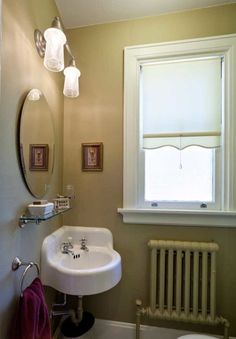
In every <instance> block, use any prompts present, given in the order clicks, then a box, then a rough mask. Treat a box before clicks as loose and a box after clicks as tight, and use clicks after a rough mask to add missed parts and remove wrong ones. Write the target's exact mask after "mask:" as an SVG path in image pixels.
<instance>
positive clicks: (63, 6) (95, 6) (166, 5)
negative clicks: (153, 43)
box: [55, 0, 236, 28]
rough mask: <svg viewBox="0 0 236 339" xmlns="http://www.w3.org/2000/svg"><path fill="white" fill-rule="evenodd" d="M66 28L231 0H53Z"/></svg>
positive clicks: (230, 0) (229, 0) (225, 2)
mask: <svg viewBox="0 0 236 339" xmlns="http://www.w3.org/2000/svg"><path fill="white" fill-rule="evenodd" d="M55 2H56V5H57V7H58V10H59V13H60V15H61V18H62V21H63V24H64V26H65V27H66V28H75V27H82V26H89V25H96V24H101V23H108V22H114V21H123V20H128V19H135V18H143V17H147V16H155V15H160V14H163V13H170V12H176V11H184V10H189V9H193V8H202V7H209V6H216V5H221V4H229V3H235V2H236V0H235V1H232V0H55Z"/></svg>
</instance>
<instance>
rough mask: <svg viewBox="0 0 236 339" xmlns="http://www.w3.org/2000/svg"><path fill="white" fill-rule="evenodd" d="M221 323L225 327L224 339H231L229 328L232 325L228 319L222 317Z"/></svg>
mask: <svg viewBox="0 0 236 339" xmlns="http://www.w3.org/2000/svg"><path fill="white" fill-rule="evenodd" d="M221 322H222V324H223V325H224V339H229V327H230V323H229V321H228V320H227V319H224V318H222V317H221Z"/></svg>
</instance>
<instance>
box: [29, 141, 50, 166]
mask: <svg viewBox="0 0 236 339" xmlns="http://www.w3.org/2000/svg"><path fill="white" fill-rule="evenodd" d="M48 158H49V147H48V144H30V150H29V169H30V171H48Z"/></svg>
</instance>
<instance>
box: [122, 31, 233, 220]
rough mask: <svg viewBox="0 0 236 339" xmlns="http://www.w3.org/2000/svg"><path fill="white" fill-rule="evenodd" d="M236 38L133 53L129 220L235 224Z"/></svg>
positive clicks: (128, 67) (129, 61) (129, 59)
mask: <svg viewBox="0 0 236 339" xmlns="http://www.w3.org/2000/svg"><path fill="white" fill-rule="evenodd" d="M235 53H236V36H234V35H229V36H223V37H213V38H206V39H196V40H186V41H178V42H174V43H164V44H157V45H146V46H135V47H127V48H126V49H125V63H124V65H125V74H124V187H123V188H124V195H123V208H119V209H118V211H119V212H120V213H122V214H123V220H124V222H131V223H153V224H169V225H172V224H174V225H176V224H177V225H178V224H179V225H214V226H234V225H235V224H236V213H235V203H236V199H235V188H236V187H234V182H235V179H236V173H235V168H234V167H235V150H234V135H235V119H234V118H233V116H234V112H236V104H235V101H234V99H233V93H234V90H235V89H236V87H235V81H236V74H235V73H236V61H235V58H234V57H233V55H235Z"/></svg>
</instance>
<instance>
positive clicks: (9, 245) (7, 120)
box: [0, 0, 63, 339]
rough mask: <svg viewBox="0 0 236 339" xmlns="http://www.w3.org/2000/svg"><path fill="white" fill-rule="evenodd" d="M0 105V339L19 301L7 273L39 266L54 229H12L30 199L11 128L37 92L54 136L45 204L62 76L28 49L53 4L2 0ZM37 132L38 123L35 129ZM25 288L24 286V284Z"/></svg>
mask: <svg viewBox="0 0 236 339" xmlns="http://www.w3.org/2000/svg"><path fill="white" fill-rule="evenodd" d="M2 7H3V8H2V10H3V15H2V17H3V19H2V21H3V22H2V41H1V44H0V46H1V48H0V51H1V59H2V60H1V77H2V79H1V103H0V145H1V147H0V258H1V259H0V337H1V339H8V338H9V336H8V334H7V331H8V327H9V324H10V323H11V318H12V314H13V311H14V310H15V308H16V304H17V301H18V297H19V288H20V277H21V274H22V273H23V271H22V268H21V269H19V272H12V271H11V263H12V260H13V259H14V258H15V256H19V257H21V258H22V259H24V260H26V261H27V260H29V261H31V260H34V261H37V262H39V260H40V248H41V244H42V240H43V239H44V237H45V236H46V235H48V234H49V233H51V232H52V231H53V230H54V229H55V228H57V227H58V226H60V225H61V224H59V223H60V219H58V218H55V220H52V221H50V222H45V223H42V224H40V225H34V224H30V225H26V226H25V228H24V229H20V228H19V227H18V217H19V216H20V215H21V214H22V213H23V212H24V209H25V207H26V205H27V204H29V203H30V202H32V200H33V199H34V198H33V196H32V195H31V194H30V193H29V192H28V191H27V189H26V187H25V184H24V181H23V179H22V176H21V173H20V168H19V163H18V155H17V123H18V119H19V114H20V108H21V105H22V103H23V100H24V97H25V96H26V94H27V92H28V91H29V90H30V89H31V88H35V87H38V88H39V89H40V90H41V91H42V92H43V93H44V94H45V97H46V98H47V100H48V103H49V106H50V108H51V111H52V113H53V120H54V124H55V131H56V158H55V169H54V174H53V177H52V180H51V187H50V189H49V192H48V194H47V196H46V198H52V197H54V196H55V195H56V194H57V193H58V192H59V189H60V185H61V178H62V173H61V167H62V163H61V161H62V121H63V95H62V85H63V83H62V82H63V76H62V75H55V74H52V73H49V72H48V71H47V70H46V69H45V68H44V66H43V63H42V59H41V58H40V57H39V56H38V54H37V51H36V49H35V46H34V29H35V28H39V29H41V30H45V28H47V27H48V26H50V24H51V21H52V19H53V17H54V16H55V15H56V14H57V10H56V7H55V4H54V1H53V0H41V1H36V0H21V1H15V0H3V6H2ZM40 128H43V121H42V124H41V127H40ZM32 274H33V276H34V275H35V273H34V271H33V270H32ZM25 283H26V284H27V282H25Z"/></svg>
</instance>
